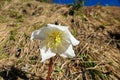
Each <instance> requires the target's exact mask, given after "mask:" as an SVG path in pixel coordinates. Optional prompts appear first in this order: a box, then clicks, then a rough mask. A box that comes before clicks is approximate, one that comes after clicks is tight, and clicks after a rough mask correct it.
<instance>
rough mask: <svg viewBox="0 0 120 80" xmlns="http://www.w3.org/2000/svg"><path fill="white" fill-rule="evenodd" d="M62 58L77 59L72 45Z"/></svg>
mask: <svg viewBox="0 0 120 80" xmlns="http://www.w3.org/2000/svg"><path fill="white" fill-rule="evenodd" d="M60 56H62V57H64V58H66V57H70V58H72V57H75V53H74V50H73V48H72V45H70V46H69V48H68V49H67V50H66V51H65V52H64V53H62V54H61V55H60Z"/></svg>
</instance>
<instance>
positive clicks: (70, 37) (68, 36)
mask: <svg viewBox="0 0 120 80" xmlns="http://www.w3.org/2000/svg"><path fill="white" fill-rule="evenodd" d="M47 27H51V28H57V29H59V30H61V31H64V32H65V34H64V36H65V37H66V41H67V40H68V42H69V41H70V42H71V43H72V45H74V46H76V45H78V44H79V42H80V41H78V40H77V39H75V38H74V36H73V35H72V34H71V32H70V31H69V30H68V26H60V25H54V24H48V25H47Z"/></svg>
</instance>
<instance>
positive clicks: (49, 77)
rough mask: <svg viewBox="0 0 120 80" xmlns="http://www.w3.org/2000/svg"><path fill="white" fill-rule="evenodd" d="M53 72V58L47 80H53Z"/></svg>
mask: <svg viewBox="0 0 120 80" xmlns="http://www.w3.org/2000/svg"><path fill="white" fill-rule="evenodd" d="M52 71H53V58H50V62H49V70H48V76H47V79H46V80H51V73H52Z"/></svg>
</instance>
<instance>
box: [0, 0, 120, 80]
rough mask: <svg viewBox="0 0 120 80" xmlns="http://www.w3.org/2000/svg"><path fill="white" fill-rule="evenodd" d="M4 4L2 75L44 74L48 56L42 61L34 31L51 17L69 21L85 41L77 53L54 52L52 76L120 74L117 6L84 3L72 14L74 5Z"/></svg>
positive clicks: (109, 77) (72, 78) (74, 78)
mask: <svg viewBox="0 0 120 80" xmlns="http://www.w3.org/2000/svg"><path fill="white" fill-rule="evenodd" d="M0 5H1V7H0V16H3V17H2V18H1V17H0V26H1V27H0V37H1V38H0V64H1V65H0V76H1V78H0V79H1V80H2V79H3V78H4V80H8V79H9V80H22V79H26V80H28V79H30V80H42V78H44V79H45V78H46V76H47V70H48V61H45V62H44V63H40V60H41V57H40V54H39V44H40V41H34V42H31V41H30V35H31V33H32V31H34V30H36V29H38V28H40V27H42V26H43V25H46V24H48V23H53V24H54V23H57V24H61V25H67V26H70V28H69V29H70V31H71V32H72V33H73V35H74V36H75V37H76V38H77V39H79V40H80V41H81V43H80V44H79V45H78V46H77V47H75V48H74V49H75V53H76V57H75V58H73V59H63V58H61V57H55V62H54V72H53V73H52V77H53V79H54V80H82V79H83V80H85V79H87V80H119V79H120V14H119V13H120V8H119V7H102V6H94V7H84V8H83V9H82V11H81V12H79V11H75V12H74V14H73V15H71V14H70V12H71V11H73V10H72V8H71V7H67V6H65V5H55V4H46V3H41V2H37V1H31V0H11V1H7V0H6V1H1V4H0ZM113 10H114V11H113ZM4 17H5V18H4Z"/></svg>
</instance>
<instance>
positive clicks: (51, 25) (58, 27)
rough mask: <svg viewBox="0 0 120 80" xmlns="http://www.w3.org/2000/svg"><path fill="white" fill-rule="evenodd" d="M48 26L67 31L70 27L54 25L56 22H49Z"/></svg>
mask: <svg viewBox="0 0 120 80" xmlns="http://www.w3.org/2000/svg"><path fill="white" fill-rule="evenodd" d="M47 27H50V28H55V29H58V30H61V31H65V30H66V29H68V26H61V25H54V24H47Z"/></svg>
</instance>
